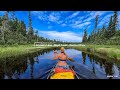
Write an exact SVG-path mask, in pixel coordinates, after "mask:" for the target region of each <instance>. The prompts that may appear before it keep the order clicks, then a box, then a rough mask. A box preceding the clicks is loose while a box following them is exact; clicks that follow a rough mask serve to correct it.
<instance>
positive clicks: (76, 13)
mask: <svg viewBox="0 0 120 90" xmlns="http://www.w3.org/2000/svg"><path fill="white" fill-rule="evenodd" d="M79 13H80V12H79V11H78V12H75V13H73V14H72V15H70V16H69V17H68V19H71V18H73V17H76V16H77V15H78V14H79Z"/></svg>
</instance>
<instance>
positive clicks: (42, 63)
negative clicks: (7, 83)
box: [0, 49, 120, 79]
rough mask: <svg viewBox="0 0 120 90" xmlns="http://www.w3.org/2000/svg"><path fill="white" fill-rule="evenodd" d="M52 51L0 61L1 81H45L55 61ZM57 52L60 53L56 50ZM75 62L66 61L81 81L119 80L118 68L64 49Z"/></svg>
mask: <svg viewBox="0 0 120 90" xmlns="http://www.w3.org/2000/svg"><path fill="white" fill-rule="evenodd" d="M53 52H54V50H44V51H41V52H37V53H34V54H31V55H27V56H20V57H19V58H14V59H13V58H11V60H8V59H7V60H4V61H1V60H0V78H1V79H46V78H47V76H48V74H49V71H50V69H51V68H52V67H53V66H54V64H55V63H56V62H57V60H53ZM57 52H60V51H59V50H57ZM66 53H67V54H68V56H69V57H70V58H73V59H74V60H75V62H71V61H68V63H69V65H71V66H74V70H75V71H76V73H77V74H78V76H79V77H80V78H81V79H109V78H110V77H109V76H114V77H112V78H111V79H119V78H120V75H119V71H120V66H118V65H117V64H116V63H114V62H108V60H104V59H100V58H98V57H94V56H92V55H88V54H86V53H84V52H81V51H78V50H75V49H66Z"/></svg>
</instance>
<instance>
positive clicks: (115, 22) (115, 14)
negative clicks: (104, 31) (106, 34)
mask: <svg viewBox="0 0 120 90" xmlns="http://www.w3.org/2000/svg"><path fill="white" fill-rule="evenodd" d="M117 26H118V11H114V15H113V29H112V36H113V35H115V33H116V31H117Z"/></svg>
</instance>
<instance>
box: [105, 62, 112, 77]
mask: <svg viewBox="0 0 120 90" xmlns="http://www.w3.org/2000/svg"><path fill="white" fill-rule="evenodd" d="M104 68H105V72H106V76H108V75H113V74H114V73H113V63H111V62H106V63H105V65H104Z"/></svg>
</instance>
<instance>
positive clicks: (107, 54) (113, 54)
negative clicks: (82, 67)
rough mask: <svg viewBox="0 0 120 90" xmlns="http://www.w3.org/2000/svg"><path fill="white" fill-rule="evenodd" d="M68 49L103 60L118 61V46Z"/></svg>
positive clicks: (74, 47)
mask: <svg viewBox="0 0 120 90" xmlns="http://www.w3.org/2000/svg"><path fill="white" fill-rule="evenodd" d="M70 48H73V49H77V50H80V51H83V52H86V53H88V54H92V55H96V56H98V57H100V58H104V59H106V60H107V59H113V60H120V46H119V45H85V46H81V47H80V46H72V47H70Z"/></svg>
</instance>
